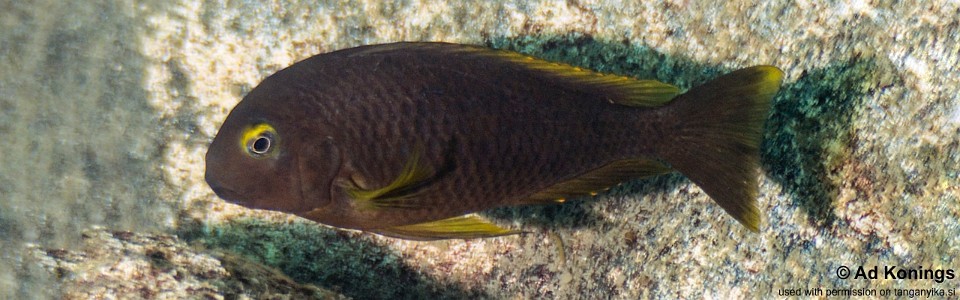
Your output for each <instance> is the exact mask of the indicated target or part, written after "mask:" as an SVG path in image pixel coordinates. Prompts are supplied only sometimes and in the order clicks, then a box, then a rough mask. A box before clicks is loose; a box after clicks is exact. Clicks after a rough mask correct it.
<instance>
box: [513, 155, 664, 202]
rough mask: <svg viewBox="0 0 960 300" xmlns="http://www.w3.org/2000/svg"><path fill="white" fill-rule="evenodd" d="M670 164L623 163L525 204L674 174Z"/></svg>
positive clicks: (552, 189) (564, 184)
mask: <svg viewBox="0 0 960 300" xmlns="http://www.w3.org/2000/svg"><path fill="white" fill-rule="evenodd" d="M670 171H671V169H670V168H669V167H667V166H666V165H664V164H662V163H660V162H658V161H656V160H652V159H646V158H638V159H627V160H619V161H615V162H612V163H609V164H607V165H605V166H603V167H600V168H597V169H594V170H592V171H590V172H587V173H584V174H583V175H580V176H577V177H575V178H572V179H570V180H567V181H564V182H561V183H558V184H555V185H553V186H551V187H548V188H546V189H543V190H541V191H539V192H536V193H534V194H533V195H530V197H527V199H525V200H524V201H521V203H525V204H540V203H556V202H563V200H564V199H566V198H568V197H576V196H585V195H596V193H597V192H599V191H603V190H606V189H609V188H610V187H613V186H615V185H617V184H620V183H622V182H624V181H627V180H631V179H637V178H642V177H647V176H654V175H660V174H664V173H667V172H670Z"/></svg>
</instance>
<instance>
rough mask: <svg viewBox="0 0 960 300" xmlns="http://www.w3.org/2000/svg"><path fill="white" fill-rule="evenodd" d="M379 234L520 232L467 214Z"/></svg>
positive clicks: (428, 236) (420, 236)
mask: <svg viewBox="0 0 960 300" xmlns="http://www.w3.org/2000/svg"><path fill="white" fill-rule="evenodd" d="M374 232H376V233H377V234H381V235H385V236H390V237H395V238H401V239H407V240H421V241H429V240H442V239H473V238H487V237H496V236H503V235H509V234H517V233H520V231H518V230H513V229H506V228H502V227H500V226H497V225H494V224H493V223H490V222H488V221H486V220H484V219H482V218H480V217H478V216H476V215H465V216H459V217H453V218H449V219H444V220H439V221H433V222H427V223H420V224H413V225H403V226H395V227H389V228H383V229H377V230H374Z"/></svg>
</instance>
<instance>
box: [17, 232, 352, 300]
mask: <svg viewBox="0 0 960 300" xmlns="http://www.w3.org/2000/svg"><path fill="white" fill-rule="evenodd" d="M82 241H83V245H82V246H81V248H80V249H78V250H64V249H43V248H40V247H37V246H32V247H28V250H27V251H28V253H29V256H28V258H27V260H28V261H30V263H32V264H36V265H39V266H42V267H43V268H44V269H45V270H46V271H47V272H49V273H50V275H52V276H53V277H56V278H57V279H58V281H59V287H60V288H61V290H60V291H59V292H60V293H62V295H60V296H61V297H63V298H65V299H182V298H192V299H349V298H347V297H344V296H342V295H339V294H337V293H333V292H330V291H325V290H322V289H319V288H317V287H314V286H312V285H309V284H299V283H297V282H295V281H293V280H291V279H290V278H289V277H287V276H285V275H283V274H282V273H279V272H277V271H276V270H274V269H272V268H267V267H264V266H262V265H261V264H259V263H254V262H250V261H248V260H247V259H245V258H242V257H238V256H236V255H230V254H225V253H222V252H220V251H202V250H207V249H195V248H194V247H191V246H189V245H187V244H186V243H185V242H183V241H181V240H179V239H178V238H177V237H175V236H172V235H168V234H143V233H133V232H129V231H113V232H111V231H107V230H104V229H92V230H88V231H85V232H84V233H83V234H82ZM29 295H30V294H24V296H29Z"/></svg>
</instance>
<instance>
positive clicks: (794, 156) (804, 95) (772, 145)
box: [761, 58, 882, 228]
mask: <svg viewBox="0 0 960 300" xmlns="http://www.w3.org/2000/svg"><path fill="white" fill-rule="evenodd" d="M879 82H880V79H879V67H878V66H877V63H876V62H875V61H874V60H872V59H862V58H854V59H853V60H851V61H848V62H838V63H834V64H832V65H830V66H828V67H826V68H823V69H819V70H812V71H808V72H804V73H803V74H802V75H800V78H799V79H797V81H796V82H792V83H789V84H786V85H785V86H784V87H783V88H782V89H781V91H780V94H779V95H778V96H777V98H776V99H775V102H774V105H773V110H772V112H771V117H770V119H768V120H767V127H766V130H765V132H764V139H763V144H762V148H761V155H762V162H763V164H764V167H765V168H766V171H767V174H768V175H769V176H770V177H771V178H773V179H774V180H776V181H777V182H778V183H780V184H781V185H782V186H783V188H784V191H785V192H787V193H789V194H790V195H792V196H793V198H794V199H795V200H794V201H795V203H797V204H798V205H799V206H800V207H801V208H803V209H804V210H806V212H807V214H808V216H809V219H810V221H811V222H813V223H815V224H816V225H817V226H819V227H821V228H825V227H829V226H831V225H832V224H833V222H834V221H835V219H836V215H835V213H834V211H833V202H834V201H836V197H837V193H838V190H837V188H838V186H837V182H834V181H833V180H831V179H830V177H832V174H833V173H836V172H838V170H837V168H838V164H839V163H840V161H841V160H843V159H844V157H845V155H848V154H849V151H850V149H851V148H853V146H854V144H855V143H856V142H855V134H854V133H853V132H851V131H852V129H851V128H852V125H851V124H852V123H853V121H854V120H853V116H854V115H855V112H856V110H858V109H860V108H861V107H863V105H865V104H864V103H865V102H866V101H867V99H866V97H865V96H866V95H868V94H872V93H874V90H875V89H877V88H882V87H880V84H879Z"/></svg>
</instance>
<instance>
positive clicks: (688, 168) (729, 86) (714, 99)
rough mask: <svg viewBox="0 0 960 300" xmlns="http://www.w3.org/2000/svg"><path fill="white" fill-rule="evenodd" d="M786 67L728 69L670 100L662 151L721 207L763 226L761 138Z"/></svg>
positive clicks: (753, 225)
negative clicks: (760, 206) (759, 198)
mask: <svg viewBox="0 0 960 300" xmlns="http://www.w3.org/2000/svg"><path fill="white" fill-rule="evenodd" d="M782 80H783V72H782V71H780V69H778V68H776V67H773V66H756V67H750V68H745V69H741V70H738V71H734V72H731V73H729V74H726V75H723V76H721V77H719V78H716V79H714V80H712V81H709V82H707V83H705V84H703V85H700V86H697V87H695V88H693V89H691V90H690V91H688V92H687V93H685V94H683V95H680V96H677V97H676V98H675V99H674V100H673V101H672V102H670V103H669V104H668V107H669V108H668V109H670V110H671V111H670V112H671V113H672V114H673V116H674V118H672V120H671V123H670V124H668V125H667V127H665V130H666V133H667V136H668V139H669V142H667V145H666V147H664V149H663V151H661V152H662V153H660V156H661V157H662V158H663V159H664V160H666V161H667V162H668V163H670V165H671V166H672V167H673V168H674V169H676V170H677V171H680V173H682V174H683V175H685V176H686V177H687V178H690V180H691V181H693V182H694V183H696V184H697V185H698V186H700V188H701V189H703V191H704V192H706V193H707V195H709V196H710V197H711V198H713V200H714V201H716V202H717V204H720V207H723V209H724V210H726V211H727V213H729V214H730V215H732V216H733V217H734V218H736V219H737V221H740V223H741V224H743V225H744V226H746V227H747V228H749V229H750V230H752V231H755V232H756V231H758V230H759V225H760V211H759V209H758V208H757V185H758V182H757V172H758V169H759V167H760V139H761V134H762V129H763V123H764V121H765V120H766V119H767V113H768V111H769V110H770V102H771V99H772V98H773V96H774V95H775V94H776V93H777V91H778V90H779V89H780V84H781V81H782Z"/></svg>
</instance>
